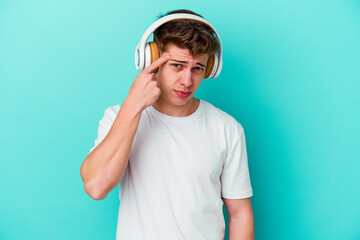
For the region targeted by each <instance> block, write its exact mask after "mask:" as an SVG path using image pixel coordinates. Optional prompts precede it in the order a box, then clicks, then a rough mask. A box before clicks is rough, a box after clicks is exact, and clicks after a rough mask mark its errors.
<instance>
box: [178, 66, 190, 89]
mask: <svg viewBox="0 0 360 240" xmlns="http://www.w3.org/2000/svg"><path fill="white" fill-rule="evenodd" d="M180 83H181V84H182V85H184V86H185V87H187V88H188V87H190V86H192V85H193V82H192V76H191V70H186V71H185V70H184V71H183V72H182V75H181V79H180Z"/></svg>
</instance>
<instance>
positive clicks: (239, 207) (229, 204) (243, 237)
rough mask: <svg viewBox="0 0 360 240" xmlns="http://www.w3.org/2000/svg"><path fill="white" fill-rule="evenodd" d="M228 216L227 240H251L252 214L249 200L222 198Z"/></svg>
mask: <svg viewBox="0 0 360 240" xmlns="http://www.w3.org/2000/svg"><path fill="white" fill-rule="evenodd" d="M223 201H224V203H225V207H226V210H227V212H228V214H229V240H253V239H254V237H255V232H254V214H253V210H252V206H251V201H250V198H245V199H226V198H223Z"/></svg>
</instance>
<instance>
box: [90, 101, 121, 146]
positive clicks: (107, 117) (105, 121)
mask: <svg viewBox="0 0 360 240" xmlns="http://www.w3.org/2000/svg"><path fill="white" fill-rule="evenodd" d="M119 109H120V105H115V106H112V107H108V108H107V109H105V111H104V116H103V118H102V119H101V120H100V121H99V128H98V133H97V138H96V139H95V142H94V146H93V147H92V148H91V149H90V152H89V153H91V152H92V150H94V149H95V148H96V147H97V146H98V145H99V144H100V143H101V142H102V141H103V140H104V138H105V137H106V135H107V134H108V133H109V131H110V129H111V126H112V125H113V123H114V121H115V119H116V117H117V114H118V112H119Z"/></svg>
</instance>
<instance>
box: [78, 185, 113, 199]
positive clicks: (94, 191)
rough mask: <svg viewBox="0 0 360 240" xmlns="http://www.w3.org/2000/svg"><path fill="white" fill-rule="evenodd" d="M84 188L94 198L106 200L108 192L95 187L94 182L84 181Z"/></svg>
mask: <svg viewBox="0 0 360 240" xmlns="http://www.w3.org/2000/svg"><path fill="white" fill-rule="evenodd" d="M84 190H85V192H86V193H87V194H88V195H89V196H90V197H91V198H92V199H94V200H98V201H100V200H104V199H105V198H106V197H107V195H108V193H107V192H105V191H102V190H101V189H99V188H97V187H94V184H91V183H84Z"/></svg>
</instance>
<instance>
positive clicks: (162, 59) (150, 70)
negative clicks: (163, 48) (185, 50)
mask: <svg viewBox="0 0 360 240" xmlns="http://www.w3.org/2000/svg"><path fill="white" fill-rule="evenodd" d="M169 59H170V55H169V54H165V55H163V56H161V57H160V58H158V59H156V61H154V62H153V63H152V64H151V65H150V66H148V67H147V68H145V69H144V71H145V72H148V73H153V72H154V71H155V70H156V69H157V68H158V67H160V66H161V65H162V64H164V63H165V62H167V61H168V60H169Z"/></svg>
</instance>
